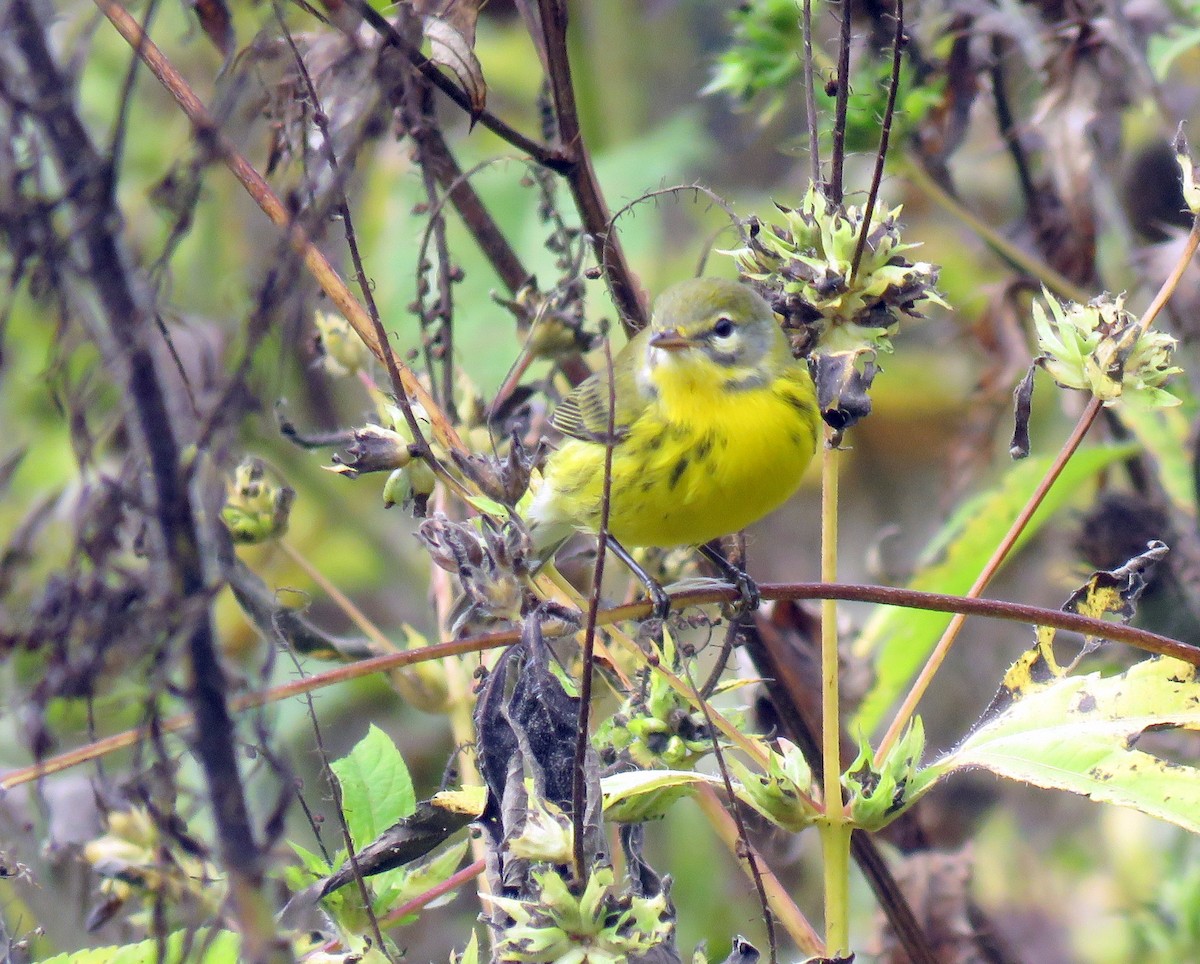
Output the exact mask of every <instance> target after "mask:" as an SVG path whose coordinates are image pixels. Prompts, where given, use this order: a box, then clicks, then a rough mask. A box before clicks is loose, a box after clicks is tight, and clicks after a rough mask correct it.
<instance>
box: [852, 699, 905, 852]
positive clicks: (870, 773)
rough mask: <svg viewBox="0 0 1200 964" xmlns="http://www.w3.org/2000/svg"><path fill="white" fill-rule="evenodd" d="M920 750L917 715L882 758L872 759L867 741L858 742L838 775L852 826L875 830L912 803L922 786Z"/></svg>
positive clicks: (872, 751)
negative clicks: (855, 754)
mask: <svg viewBox="0 0 1200 964" xmlns="http://www.w3.org/2000/svg"><path fill="white" fill-rule="evenodd" d="M924 752H925V728H924V726H923V725H922V723H921V718H920V717H919V716H918V717H914V718H913V722H912V723H911V724H910V725H909V727H908V729H907V730H905V732H904V735H903V736H902V737H901V738H900V739H899V740H897V741H896V743H895V744H894V745H893V746H892V748H891V749H890V750H889V751H888V754H887V756H885V757H884V758H883V760H876V759H875V752H874V750H872V748H871V746H870V744H869V743H867V742H866V741H865V740H864V741H863V742H862V744H861V746H860V747H859V751H858V758H857V759H856V760H855V761H854V762H853V763H852V764H851V765H850V767H849V769H848V770H846V772H845V774H844V775H843V777H842V783H843V784H844V785H845V787H846V789H847V790H848V791H849V796H850V800H849V810H850V819H851V820H853V821H854V824H855V826H857V827H862V828H863V829H864V830H879V829H881V828H882V827H885V826H887V825H888V824H889V823H891V822H892V821H893V820H895V819H896V817H898V816H899V815H900V814H901V813H902V812H903V811H904V810H906V809H907V808H908V807H910V806H912V804H913V803H914V802H915V801H916V799H917V797H918V796H920V793H921V789H922V788H921V787H920V785H919V784H920V774H919V772H918V771H919V769H920V765H921V755H922V754H923V753H924Z"/></svg>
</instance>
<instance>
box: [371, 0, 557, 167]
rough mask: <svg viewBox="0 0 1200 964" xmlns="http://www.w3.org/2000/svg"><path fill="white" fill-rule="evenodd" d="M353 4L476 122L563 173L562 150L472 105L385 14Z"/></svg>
mask: <svg viewBox="0 0 1200 964" xmlns="http://www.w3.org/2000/svg"><path fill="white" fill-rule="evenodd" d="M348 2H349V3H350V5H351V6H352V7H354V9H355V10H356V11H358V13H360V14H361V15H362V17H363V19H364V20H365V21H366V22H367V24H368V25H369V26H370V27H371V29H372V30H374V31H375V32H376V33H378V34H379V36H380V37H382V38H383V41H384V43H385V44H386V45H387V46H391V47H395V48H396V49H397V50H398V51H400V53H402V54H403V55H404V57H405V58H406V59H407V60H408V62H409V63H410V64H412V65H413V67H415V68H416V69H417V70H418V71H419V72H420V74H421V76H422V77H424V78H425V79H426V80H427V81H429V83H431V84H433V86H434V87H436V88H437V89H438V90H440V91H441V92H442V93H443V94H445V95H446V96H447V97H449V98H450V99H451V100H452V101H454V103H455V104H457V105H458V106H459V107H461V108H462V109H463V110H465V111H466V112H467V113H468V114H470V115H471V120H472V122H473V123H477V124H479V125H480V126H482V127H484V128H486V129H487V130H489V131H491V132H492V133H493V134H495V135H496V136H497V137H499V138H500V139H501V140H503V141H506V142H507V143H509V144H511V145H512V146H513V147H515V148H516V149H517V150H518V151H523V152H524V153H526V154H528V155H529V156H530V157H532V158H533V159H534V160H535V161H537V162H538V163H539V164H542V165H544V166H545V167H548V168H550V169H551V170H554V171H558V172H559V173H562V171H563V169H564V167H565V165H566V163H567V162H566V161H565V160H564V159H563V158H562V157H561V156H560V155H559V153H558V152H556V151H554V150H552V149H551V148H549V147H547V146H546V145H545V144H539V143H538V142H537V141H534V140H533V139H531V138H529V137H526V136H525V135H524V134H522V133H521V132H520V131H519V130H517V129H516V128H515V127H511V126H510V125H508V124H506V123H505V122H504V121H502V120H501V119H500V118H499V117H497V116H496V115H495V114H493V113H491V112H490V111H488V110H486V109H485V110H481V111H478V112H476V110H475V109H474V107H473V106H472V104H471V98H470V97H469V96H468V95H467V94H466V93H465V92H464V91H463V90H462V89H461V88H460V87H459V86H458V85H457V84H455V83H454V81H452V80H451V79H450V78H449V77H447V76H446V75H445V74H443V73H442V72H441V71H440V70H439V69H438V67H437V64H435V63H434V62H433V61H432V60H430V59H429V58H428V57H426V56H425V55H424V54H423V53H421V51H420V50H418V49H417V48H416V47H414V46H413V45H412V44H410V43H409V42H408V41H407V40H405V39H404V37H403V36H402V35H401V34H400V31H398V30H397V29H396V28H395V26H393V25H392V24H391V23H390V22H389V21H388V20H387V19H386V18H385V17H384V16H383V15H382V14H381V13H379V12H378V11H376V10H375V9H374V8H373V7H372V6H371V5H370V4H368V3H367V2H366V0H348Z"/></svg>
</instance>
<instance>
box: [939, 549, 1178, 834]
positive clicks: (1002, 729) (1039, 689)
mask: <svg viewBox="0 0 1200 964" xmlns="http://www.w3.org/2000/svg"><path fill="white" fill-rule="evenodd" d="M1164 549H1165V547H1158V546H1152V547H1151V549H1150V550H1149V551H1148V552H1147V553H1144V554H1143V555H1142V556H1139V557H1138V558H1137V559H1135V560H1133V561H1132V562H1130V563H1129V564H1128V565H1126V566H1122V567H1121V568H1120V569H1117V570H1113V571H1112V572H1108V573H1097V574H1095V575H1094V576H1093V577H1092V578H1091V579H1090V580H1089V581H1088V583H1087V585H1085V586H1084V587H1083V588H1082V589H1081V590H1080V591H1079V592H1077V593H1075V594H1074V595H1073V596H1072V597H1071V600H1069V601H1068V605H1067V607H1064V608H1070V609H1072V610H1073V611H1075V612H1082V613H1086V614H1088V615H1095V616H1100V615H1104V614H1108V613H1114V614H1117V615H1118V616H1119V617H1120V618H1121V619H1122V621H1127V620H1128V618H1129V617H1130V616H1131V615H1132V612H1133V604H1134V603H1135V602H1136V599H1137V596H1138V594H1140V592H1141V588H1142V586H1143V585H1144V582H1143V580H1142V576H1143V574H1144V568H1145V567H1146V566H1148V565H1152V564H1153V562H1154V561H1156V560H1157V558H1158V557H1159V556H1160V555H1161V554H1162V552H1163V551H1164ZM1053 642H1054V631H1053V630H1047V629H1044V628H1043V629H1041V630H1039V631H1038V634H1037V644H1036V645H1035V646H1034V647H1033V648H1032V649H1030V650H1029V651H1028V652H1026V653H1024V654H1023V655H1022V656H1021V658H1020V659H1018V660H1017V661H1016V662H1015V663H1014V664H1013V665H1012V666H1011V667H1010V668H1009V670H1008V672H1007V673H1006V674H1005V677H1004V682H1003V684H1002V686H1001V687H1000V691H999V692H998V693H997V694H996V698H995V699H994V700H993V701H992V705H991V706H990V707H989V708H988V710H987V712H986V713H985V714H984V716H983V719H982V720H981V721H980V722H979V724H978V725H977V726H976V728H975V729H974V731H973V732H972V733H971V734H970V735H969V736H968V737H967V738H966V740H964V741H963V742H962V743H961V744H960V745H959V746H958V747H957V748H956V749H955V750H953V751H952V752H951V753H949V754H947V755H946V756H944V757H943V758H942V759H940V760H938V761H937V762H935V763H933V764H932V765H931V766H929V767H927V768H926V769H925V770H923V771H922V772H921V775H920V780H919V784H920V786H919V791H920V792H923V791H924V790H926V789H928V788H929V786H931V785H932V783H933V782H936V781H937V780H939V779H941V778H943V777H944V776H946V775H947V774H949V773H951V772H953V771H955V770H961V769H964V768H968V767H971V768H983V769H985V770H990V771H991V772H993V773H995V774H997V775H999V776H1003V777H1007V778H1009V779H1011V780H1021V781H1023V782H1025V783H1031V784H1033V785H1035V786H1040V787H1049V788H1053V789H1058V790H1067V791H1069V792H1071V793H1078V794H1081V795H1083V796H1086V797H1089V798H1091V799H1092V800H1096V801H1098V802H1101V803H1113V804H1117V805H1119V806H1124V807H1131V808H1133V809H1135V810H1140V811H1142V812H1143V813H1147V814H1150V815H1151V816H1155V817H1159V818H1161V819H1163V820H1167V821H1170V822H1171V823H1174V824H1178V825H1179V826H1181V827H1184V828H1186V829H1188V830H1191V831H1193V832H1200V769H1197V768H1195V767H1192V766H1186V765H1183V764H1180V763H1176V762H1174V761H1172V760H1169V759H1165V758H1164V757H1162V756H1157V755H1155V754H1154V753H1152V752H1148V751H1147V750H1144V749H1139V748H1138V743H1139V741H1141V740H1143V738H1144V737H1145V736H1146V735H1147V734H1150V733H1155V734H1159V733H1163V732H1169V731H1172V730H1200V682H1198V681H1197V678H1196V673H1197V669H1196V667H1194V666H1191V665H1189V664H1187V663H1184V662H1181V661H1179V660H1174V659H1168V658H1165V657H1154V658H1152V659H1147V660H1144V661H1142V662H1140V663H1137V664H1136V665H1134V666H1132V667H1130V668H1129V669H1128V670H1126V671H1125V672H1123V673H1120V674H1117V675H1115V676H1110V677H1102V676H1101V675H1100V674H1099V673H1089V674H1087V675H1083V676H1072V675H1070V669H1069V668H1064V667H1062V666H1061V665H1059V663H1058V661H1057V660H1056V659H1055V656H1054V653H1053V650H1052V644H1053Z"/></svg>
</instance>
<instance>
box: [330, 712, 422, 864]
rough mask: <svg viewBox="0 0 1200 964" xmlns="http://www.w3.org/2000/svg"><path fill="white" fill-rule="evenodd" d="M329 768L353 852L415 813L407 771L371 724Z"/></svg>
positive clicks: (387, 740) (384, 736)
mask: <svg viewBox="0 0 1200 964" xmlns="http://www.w3.org/2000/svg"><path fill="white" fill-rule="evenodd" d="M331 768H332V770H333V773H334V775H335V776H336V777H337V781H338V784H339V785H340V786H341V788H342V812H343V813H344V814H345V816H346V824H347V826H348V827H349V828H350V839H351V840H353V841H354V846H355V848H356V849H362V848H363V847H365V846H366V845H367V844H369V843H370V842H371V841H372V840H374V839H375V838H376V837H378V836H379V835H380V834H381V833H382V832H383V831H384V830H386V829H387V828H388V827H390V826H392V824H394V823H396V822H397V821H399V820H401V819H402V818H404V817H407V816H409V815H410V814H411V813H412V812H413V810H415V809H416V805H417V800H416V796H415V794H414V793H413V786H412V778H411V777H409V775H408V767H406V766H405V765H404V759H403V758H402V757H401V756H400V751H399V750H397V749H396V745H395V744H394V743H393V742H392V740H391V737H389V736H388V735H387V734H386V733H384V732H383V730H381V729H379V727H377V726H375V725H374V724H372V725H371V728H370V729H369V730H368V731H367V735H366V736H364V737H363V738H362V739H361V740H360V741H359V742H358V744H357V745H356V746H355V747H354V749H353V750H351V751H350V753H349V754H348V755H347V756H345V757H343V758H342V759H340V760H337V761H335V762H334V763H332V764H331Z"/></svg>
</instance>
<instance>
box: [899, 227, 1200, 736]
mask: <svg viewBox="0 0 1200 964" xmlns="http://www.w3.org/2000/svg"><path fill="white" fill-rule="evenodd" d="M1197 246H1200V218H1197V219H1196V220H1194V221H1193V222H1192V230H1191V233H1190V234H1189V235H1188V240H1187V244H1186V246H1185V247H1184V250H1183V252H1182V253H1181V254H1180V257H1179V259H1178V260H1177V261H1176V262H1175V267H1174V269H1173V270H1172V272H1171V274H1170V276H1169V277H1168V278H1167V279H1166V281H1164V282H1163V283H1162V286H1161V287H1160V288H1159V289H1158V293H1157V294H1156V295H1155V296H1154V299H1153V300H1152V301H1151V302H1150V305H1149V306H1148V307H1147V308H1146V310H1145V312H1144V313H1143V314H1142V317H1141V318H1140V319H1139V320H1138V324H1137V328H1136V331H1137V332H1138V333H1139V334H1140V333H1144V332H1145V331H1146V329H1148V328H1149V327H1150V325H1151V324H1153V322H1154V319H1155V318H1156V317H1157V316H1158V314H1159V312H1160V311H1162V309H1163V308H1164V307H1165V306H1166V304H1167V302H1168V301H1169V300H1170V298H1171V295H1172V294H1174V292H1175V289H1176V288H1177V287H1178V286H1179V282H1180V280H1181V279H1182V278H1183V273H1184V271H1185V270H1187V266H1188V264H1189V263H1190V262H1191V260H1192V257H1193V255H1194V254H1195V253H1196V248H1197ZM1131 334H1132V332H1131ZM1102 404H1103V403H1102V402H1101V401H1100V399H1099V398H1096V397H1095V396H1093V397H1092V399H1091V401H1090V402H1088V404H1087V407H1086V408H1084V410H1083V412H1082V414H1080V416H1079V420H1078V421H1077V422H1076V423H1075V427H1074V429H1073V430H1072V431H1071V434H1070V436H1069V437H1068V438H1067V441H1066V442H1064V443H1063V447H1062V448H1061V449H1060V450H1059V453H1058V455H1057V457H1056V458H1055V459H1054V462H1053V463H1052V464H1051V466H1050V468H1049V469H1047V470H1046V474H1045V476H1043V478H1042V480H1041V482H1039V483H1038V486H1037V488H1036V489H1034V491H1033V494H1032V495H1030V497H1029V500H1028V501H1027V502H1026V503H1025V505H1024V506H1023V507H1022V509H1021V511H1020V512H1019V513H1018V514H1017V518H1016V519H1015V520H1013V524H1012V525H1011V526H1010V527H1009V530H1008V532H1007V533H1006V534H1005V536H1004V538H1003V539H1002V540H1001V541H1000V544H999V545H998V546H997V547H996V549H995V551H993V552H992V555H991V557H990V558H989V559H988V561H987V563H986V564H985V565H984V567H983V570H982V571H981V572H980V574H979V576H978V578H977V579H976V580H975V582H974V583H973V584H972V586H971V588H970V589H969V590H968V591H967V598H968V599H974V598H976V597H978V596H979V595H980V594H982V593H983V590H984V589H986V588H987V585H988V583H990V582H991V580H992V577H993V576H994V575H995V574H996V573H997V572H998V571H999V569H1000V566H1001V564H1002V563H1003V562H1004V560H1005V559H1006V558H1007V557H1008V554H1009V552H1011V551H1012V548H1013V546H1014V545H1016V542H1017V539H1018V538H1020V535H1021V533H1022V532H1024V531H1025V527H1026V526H1027V525H1028V524H1029V520H1030V519H1032V518H1033V514H1034V513H1035V512H1036V511H1037V510H1038V508H1039V507H1040V506H1041V504H1042V501H1043V500H1044V499H1045V498H1046V495H1047V493H1049V491H1050V488H1051V486H1053V485H1054V483H1055V481H1057V479H1058V477H1059V475H1060V474H1061V473H1062V471H1063V469H1064V468H1066V465H1067V462H1068V461H1070V459H1071V457H1072V456H1073V455H1074V454H1075V451H1076V450H1077V449H1078V448H1079V446H1080V445H1081V444H1082V443H1083V440H1084V438H1085V436H1086V435H1087V433H1088V430H1089V429H1090V428H1091V427H1092V423H1093V422H1095V421H1096V416H1097V415H1099V414H1100V408H1101V406H1102ZM967 615H968V614H967V613H966V612H965V611H964V612H959V613H957V614H956V615H955V617H954V618H953V619H951V620H950V623H949V625H947V626H946V629H945V631H944V632H943V633H942V636H941V638H940V639H939V640H938V642H937V645H936V646H935V647H934V648H933V651H932V652H931V653H930V654H929V658H928V659H927V660H926V661H925V665H924V666H922V667H921V672H920V673H919V674H918V675H917V678H916V679H915V680H914V681H913V685H912V686H911V687H910V688H909V691H908V693H907V694H906V695H905V697H904V701H903V702H902V703H901V704H900V708H899V709H898V710H897V711H896V715H895V717H894V718H893V719H892V722H891V724H890V725H889V726H888V728H887V731H886V732H885V733H884V735H883V739H882V740H880V743H879V748H878V750H877V751H876V752H877V753H878V757H877V759H882V758H883V757H884V756H886V755H887V752H888V750H890V749H891V748H892V747H893V746H894V745H895V743H896V740H898V739H899V738H900V734H901V733H902V732H903V731H904V728H905V727H906V726H907V725H908V721H909V720H910V719H912V716H913V714H914V713H915V712H916V709H917V704H918V703H919V702H920V700H921V697H922V696H924V695H925V691H926V690H927V689H928V688H929V684H930V683H931V682H932V681H933V677H934V675H935V674H936V673H937V671H938V669H939V668H940V667H941V665H942V663H943V661H944V660H945V658H946V654H947V653H949V652H950V647H951V646H953V645H954V641H955V639H957V637H958V633H959V630H961V629H962V626H963V623H965V622H966V619H967ZM1100 635H1101V636H1102V637H1107V638H1109V639H1111V638H1112V636H1111V635H1110V634H1107V633H1101V634H1100Z"/></svg>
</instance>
